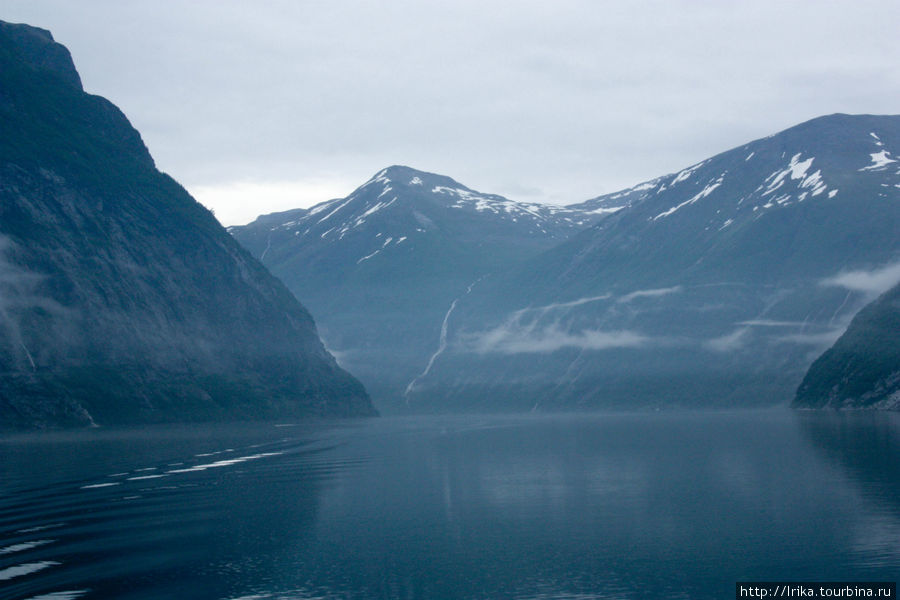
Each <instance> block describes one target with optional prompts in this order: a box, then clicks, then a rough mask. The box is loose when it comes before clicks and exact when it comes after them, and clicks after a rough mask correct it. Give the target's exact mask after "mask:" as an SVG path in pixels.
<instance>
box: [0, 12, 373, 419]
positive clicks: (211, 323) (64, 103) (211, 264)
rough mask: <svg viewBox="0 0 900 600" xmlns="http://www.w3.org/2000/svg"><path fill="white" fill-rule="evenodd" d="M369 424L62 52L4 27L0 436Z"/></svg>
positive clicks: (310, 333) (275, 287) (276, 290)
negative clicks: (331, 421)
mask: <svg viewBox="0 0 900 600" xmlns="http://www.w3.org/2000/svg"><path fill="white" fill-rule="evenodd" d="M371 414H374V410H373V409H372V406H371V403H370V401H369V398H368V396H367V394H366V392H365V390H364V389H363V387H362V385H361V384H360V383H359V382H358V381H357V380H356V379H354V378H353V377H352V376H350V375H349V374H348V373H346V372H345V371H343V370H342V369H340V368H339V367H338V366H337V364H336V362H335V360H334V358H333V357H332V356H331V355H329V354H328V353H327V352H326V351H325V349H324V347H323V345H322V343H321V341H320V340H319V338H318V335H317V332H316V327H315V324H314V323H313V320H312V318H311V317H310V315H309V313H308V312H307V311H306V310H305V309H304V308H303V307H302V306H301V305H300V304H299V303H298V302H297V301H296V300H295V298H293V297H292V296H291V294H290V293H289V292H288V291H287V290H286V289H285V288H284V286H283V285H282V284H281V283H280V282H278V281H277V280H276V279H275V278H274V277H272V276H271V275H270V274H269V273H268V272H267V271H266V270H265V269H264V268H263V267H262V266H261V265H260V264H259V263H258V262H257V261H256V260H254V259H253V258H252V257H251V256H250V255H249V254H248V253H247V252H246V251H244V250H243V249H242V248H241V247H240V246H239V245H238V244H236V243H235V242H234V240H233V239H231V237H230V236H229V235H228V234H227V233H226V232H225V230H224V229H223V228H222V227H221V226H220V225H219V224H218V223H217V222H216V220H215V218H214V217H213V216H212V214H211V213H210V212H209V211H208V210H206V209H205V208H203V207H202V206H200V205H199V204H198V203H197V202H196V201H195V200H194V199H193V198H191V197H190V196H189V195H188V194H187V192H186V191H185V190H184V189H183V188H182V187H181V186H179V185H178V184H177V183H176V182H175V181H174V180H172V179H171V178H170V177H168V176H167V175H165V174H163V173H160V172H159V171H157V170H156V168H155V166H154V163H153V159H152V158H151V157H150V154H149V153H148V151H147V149H146V147H145V146H144V143H143V141H142V140H141V137H140V135H139V134H138V132H137V131H136V130H134V128H132V127H131V125H130V124H129V122H128V120H127V119H126V118H125V116H124V115H123V114H122V113H121V111H119V110H118V109H117V108H116V107H115V106H113V105H112V104H111V103H110V102H108V101H107V100H105V99H103V98H100V97H98V96H92V95H89V94H86V93H85V92H84V91H83V89H82V87H81V82H80V78H79V77H78V74H77V71H76V70H75V67H74V65H73V63H72V60H71V57H70V55H69V53H68V51H67V50H66V49H65V48H64V47H63V46H61V45H59V44H57V43H56V42H54V41H53V38H52V36H51V35H50V33H49V32H47V31H45V30H42V29H38V28H34V27H30V26H27V25H14V24H9V23H4V22H0V429H7V428H30V427H55V426H78V425H82V426H83V425H92V424H96V425H106V424H115V423H145V422H156V421H177V420H209V419H260V418H275V417H279V418H283V417H307V416H351V415H371Z"/></svg>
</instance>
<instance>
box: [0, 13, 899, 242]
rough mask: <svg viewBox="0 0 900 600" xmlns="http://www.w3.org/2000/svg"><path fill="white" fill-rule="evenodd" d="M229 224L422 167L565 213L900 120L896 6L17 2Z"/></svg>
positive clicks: (89, 85) (162, 161)
mask: <svg viewBox="0 0 900 600" xmlns="http://www.w3.org/2000/svg"><path fill="white" fill-rule="evenodd" d="M0 19H3V20H6V21H11V22H26V23H30V24H32V25H36V26H39V27H44V28H46V29H50V30H51V31H52V32H53V34H54V37H55V38H56V39H57V41H59V42H61V43H63V44H65V45H66V46H67V47H68V48H69V49H70V50H71V52H72V54H73V57H74V59H75V64H76V66H77V67H78V69H79V72H80V73H81V76H82V80H83V81H84V84H85V88H86V89H87V90H88V91H90V92H92V93H96V94H100V95H103V96H105V97H107V98H109V99H110V100H112V101H113V102H115V103H116V104H117V105H118V106H119V107H120V108H121V109H122V110H123V111H124V112H125V114H126V115H128V117H129V118H130V119H131V121H132V123H133V124H134V125H135V126H136V127H137V128H138V129H139V130H140V131H141V134H142V135H143V137H144V140H145V142H146V143H147V145H148V147H149V148H150V151H151V153H152V154H153V156H154V158H155V159H156V162H157V165H158V166H159V168H160V169H162V170H164V171H166V172H168V173H169V174H171V175H172V176H173V177H175V178H176V179H177V180H179V181H180V182H181V183H182V184H184V185H185V186H186V187H187V188H188V189H189V190H190V191H191V192H192V193H194V194H195V196H196V197H197V198H198V199H199V200H200V201H202V202H203V203H204V204H206V205H207V206H209V207H211V208H213V209H214V210H215V211H216V214H217V215H218V217H219V218H220V220H221V221H222V222H223V223H224V224H226V225H230V224H238V223H244V222H247V221H249V220H250V219H252V218H253V217H254V216H256V215H257V214H260V213H265V212H272V211H276V210H284V209H287V208H294V207H297V206H309V205H311V204H313V203H315V202H318V201H321V200H327V199H330V198H333V197H339V196H345V195H347V194H348V193H349V192H351V191H352V190H353V189H354V188H355V187H356V186H357V185H359V184H361V183H363V182H364V181H365V180H366V179H368V178H369V177H370V176H371V175H372V174H374V173H375V172H376V171H378V170H379V169H380V168H382V167H385V166H388V165H391V164H405V165H409V166H412V167H415V168H419V169H423V170H427V171H433V172H438V173H441V174H444V175H449V176H451V177H453V178H455V179H457V180H458V181H460V182H462V183H464V184H466V185H468V186H470V187H473V188H475V189H478V190H480V191H483V192H489V193H497V194H502V195H505V196H508V197H510V198H514V199H518V200H529V201H546V202H554V203H570V202H578V201H582V200H585V199H587V198H590V197H593V196H596V195H599V194H601V193H606V192H612V191H615V190H618V189H621V188H624V187H629V186H631V185H634V184H637V183H639V182H641V181H643V180H646V179H650V178H653V177H656V176H658V175H662V174H665V173H669V172H672V171H675V170H678V169H680V168H682V167H684V166H687V165H689V164H692V163H694V162H697V161H699V160H701V159H703V158H706V157H708V156H710V155H713V154H716V153H718V152H721V151H724V150H727V149H729V148H732V147H734V146H737V145H740V144H742V143H744V142H747V141H750V140H752V139H756V138H759V137H763V136H766V135H769V134H771V133H775V132H776V131H779V130H781V129H784V128H786V127H789V126H791V125H794V124H796V123H799V122H802V121H805V120H808V119H810V118H813V117H816V116H819V115H822V114H828V113H833V112H847V113H874V114H896V113H898V112H900V108H898V105H900V59H898V56H900V42H898V39H900V36H898V35H897V31H898V26H900V2H897V1H896V0H872V1H865V0H854V1H852V2H850V1H847V2H829V1H827V0H816V1H789V0H777V1H776V0H754V1H753V2H735V1H729V0H716V1H703V0H664V1H663V0H660V1H646V2H645V1H639V0H622V1H619V2H604V1H598V0H553V1H547V0H544V1H541V2H533V1H516V2H512V1H507V2H492V1H490V0H477V1H472V0H452V1H438V2H425V1H422V0H416V1H407V0H403V1H384V2H350V1H346V0H330V1H315V2H305V1H276V0H256V1H254V2H233V1H227V0H225V1H223V0H193V1H190V2H187V1H177V2H176V1H167V0H153V1H149V0H147V1H144V0H79V1H78V2H72V1H70V0H0Z"/></svg>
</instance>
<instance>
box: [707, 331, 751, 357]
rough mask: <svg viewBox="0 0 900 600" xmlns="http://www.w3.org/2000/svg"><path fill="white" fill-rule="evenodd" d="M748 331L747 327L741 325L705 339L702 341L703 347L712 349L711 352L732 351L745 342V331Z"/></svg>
mask: <svg viewBox="0 0 900 600" xmlns="http://www.w3.org/2000/svg"><path fill="white" fill-rule="evenodd" d="M749 332H750V329H749V328H747V327H741V328H740V329H735V330H734V331H732V332H731V333H729V334H726V335H723V336H720V337H717V338H713V339H710V340H706V341H705V342H703V347H704V348H706V349H707V350H712V351H713V352H733V351H734V350H738V349H739V348H741V347H742V346H743V345H744V344H745V343H746V341H747V339H746V338H747V333H749Z"/></svg>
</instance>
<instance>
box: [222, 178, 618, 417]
mask: <svg viewBox="0 0 900 600" xmlns="http://www.w3.org/2000/svg"><path fill="white" fill-rule="evenodd" d="M597 208H598V207H591V208H588V209H580V208H578V209H570V208H565V207H557V206H548V205H542V204H528V203H522V202H515V201H512V200H509V199H506V198H503V197H501V196H497V195H493V194H483V193H480V192H477V191H474V190H472V189H469V188H468V187H466V186H464V185H462V184H460V183H458V182H456V181H454V180H453V179H451V178H449V177H445V176H442V175H436V174H433V173H425V172H423V171H417V170H415V169H411V168H409V167H402V166H393V167H389V168H387V169H384V170H382V171H380V172H379V173H377V174H376V175H375V176H373V177H372V178H371V179H370V180H369V181H367V182H366V183H364V184H363V185H361V186H360V187H359V188H357V189H356V190H355V191H354V192H353V193H351V194H350V195H349V196H347V197H346V198H340V199H337V200H331V201H328V202H323V203H321V204H319V205H317V206H314V207H312V208H311V209H309V210H305V209H297V210H292V211H288V212H283V213H276V214H271V215H264V216H262V217H259V218H258V219H257V220H256V221H254V222H253V223H251V224H249V225H246V226H241V227H232V228H230V229H229V231H230V232H231V234H232V235H233V236H234V237H235V238H236V239H237V240H238V241H239V242H241V244H243V245H244V246H245V247H246V248H247V249H249V250H250V251H251V252H252V253H253V254H254V256H256V257H257V258H259V259H260V260H261V261H262V262H263V264H265V265H266V266H267V267H269V269H270V270H271V271H272V272H273V273H274V274H276V275H277V276H278V277H280V278H281V279H282V280H283V281H284V282H285V284H286V285H287V286H288V288H290V289H291V291H293V292H294V294H295V295H296V296H297V297H298V298H299V299H300V300H301V301H302V302H303V303H304V304H305V305H306V306H308V307H309V308H310V310H311V311H312V313H313V314H314V315H315V317H316V321H317V322H318V323H319V326H320V330H321V333H322V337H323V339H324V340H325V341H326V343H327V345H328V347H329V348H330V349H331V350H332V351H334V352H335V353H336V355H338V356H339V358H340V360H341V363H342V364H343V365H344V366H345V367H347V368H348V369H350V370H351V371H352V372H353V373H355V374H356V375H357V376H359V377H360V379H361V380H362V381H363V382H364V383H365V385H366V387H367V389H369V391H370V392H371V393H372V395H373V397H374V398H375V399H376V402H380V405H379V406H380V407H383V408H385V409H388V410H391V409H393V408H397V407H398V406H399V407H402V406H403V405H404V400H405V394H406V390H407V388H408V386H409V385H410V383H411V382H412V381H414V380H415V379H416V377H417V376H418V375H419V374H421V373H422V372H423V371H426V370H427V369H428V365H429V360H430V357H431V356H432V355H433V354H434V352H435V351H436V349H437V348H438V347H440V345H441V343H442V339H443V338H442V331H443V323H444V319H445V316H446V315H447V314H448V311H450V310H452V307H453V306H454V303H455V301H456V299H457V298H459V297H460V296H461V295H463V294H465V293H466V290H467V289H469V288H470V286H472V285H473V284H474V283H475V282H476V281H478V280H479V279H480V278H482V277H484V276H485V275H486V274H489V273H495V272H498V271H502V270H505V269H508V268H509V266H510V265H512V264H515V263H516V262H518V261H520V260H522V259H523V258H526V257H530V256H534V255H535V254H537V253H538V252H540V251H542V250H546V249H548V248H550V247H552V246H554V245H555V244H557V243H559V242H561V241H563V240H565V239H567V238H568V237H569V236H570V235H572V234H573V233H574V232H577V231H580V230H581V229H583V228H584V227H586V226H587V225H589V224H590V223H592V222H594V221H596V220H597V219H599V218H601V217H603V216H604V215H605V214H608V213H611V212H613V211H610V210H608V209H603V210H597Z"/></svg>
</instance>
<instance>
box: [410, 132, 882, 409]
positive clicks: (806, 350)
mask: <svg viewBox="0 0 900 600" xmlns="http://www.w3.org/2000/svg"><path fill="white" fill-rule="evenodd" d="M898 157H900V117H898V116H871V115H858V116H850V115H831V116H826V117H821V118H817V119H813V120H811V121H809V122H806V123H803V124H800V125H797V126H795V127H792V128H790V129H788V130H786V131H783V132H781V133H778V134H775V135H772V136H769V137H767V138H765V139H760V140H756V141H753V142H750V143H748V144H745V145H742V146H740V147H738V148H735V149H733V150H730V151H727V152H724V153H722V154H719V155H717V156H714V157H711V158H709V159H708V160H704V161H702V162H700V163H698V164H695V165H692V166H690V167H688V168H686V169H684V170H682V171H680V172H678V173H673V174H670V175H666V176H663V177H659V178H656V179H654V180H652V181H649V182H646V183H644V184H641V185H639V186H636V187H634V188H631V189H630V190H625V191H624V192H620V193H619V194H611V195H607V196H601V197H600V198H597V199H594V200H591V201H588V202H587V203H583V204H582V205H576V207H575V208H580V209H581V210H586V209H591V208H595V209H596V208H603V207H604V204H603V203H605V202H606V203H610V202H612V203H619V202H621V203H622V204H624V207H623V208H621V209H620V210H617V211H615V212H614V213H612V214H610V215H608V216H607V217H606V218H604V219H602V220H601V221H599V222H598V223H597V224H596V225H594V226H592V227H589V228H587V229H586V230H585V231H583V232H581V233H578V234H576V235H574V236H572V237H571V238H570V239H568V240H566V241H563V242H561V243H560V244H558V245H557V246H555V247H553V248H551V249H549V250H547V251H545V252H543V253H541V254H539V255H537V256H535V257H533V258H530V259H528V260H527V261H525V262H524V263H522V264H520V265H519V266H517V267H516V268H515V269H509V270H507V271H506V272H503V273H498V274H497V275H496V276H492V277H486V278H485V279H483V280H482V281H480V282H478V284H476V285H475V286H474V287H473V288H472V289H471V291H470V293H468V294H467V295H465V297H463V298H460V300H459V302H458V303H457V304H456V305H455V310H454V312H453V314H452V318H449V319H448V320H447V323H446V335H444V336H443V343H442V345H441V353H440V356H439V357H437V359H435V360H434V361H433V364H432V367H431V369H430V370H429V372H428V373H427V376H426V377H421V378H419V379H418V380H417V381H416V384H415V386H413V389H412V390H411V391H410V394H408V396H407V398H408V400H409V404H410V406H411V407H414V408H418V409H420V410H427V411H458V410H487V411H497V410H530V409H537V410H542V409H543V410H573V409H584V408H598V407H619V408H621V407H627V408H653V407H665V406H691V407H695V406H715V407H727V406H748V405H771V404H787V403H788V402H789V400H790V398H791V397H792V396H793V394H794V391H795V390H796V389H797V385H798V384H799V383H800V380H801V379H802V377H803V374H804V373H805V371H806V368H807V367H808V366H809V364H810V363H811V362H812V360H813V359H814V358H815V357H816V356H817V355H818V354H820V353H821V352H822V351H823V350H824V349H825V348H827V347H828V346H829V345H830V344H831V343H833V342H834V341H835V340H836V339H837V338H838V336H839V335H840V334H841V333H842V332H843V330H844V329H845V327H846V326H847V324H848V323H849V320H850V319H851V318H852V316H853V315H854V314H855V313H856V312H857V311H858V310H859V309H860V308H861V307H862V306H863V305H864V304H865V303H867V302H868V301H871V300H872V298H873V296H874V295H877V293H879V292H881V291H884V289H886V287H887V286H888V285H889V284H890V283H894V282H896V280H897V278H898V277H895V274H896V265H898V264H900V236H898V235H897V232H898V231H900V161H898ZM616 205H617V204H616ZM570 208H573V207H570Z"/></svg>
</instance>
